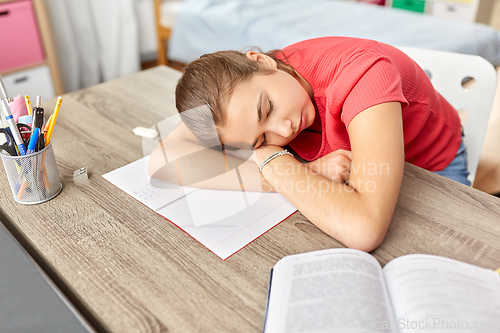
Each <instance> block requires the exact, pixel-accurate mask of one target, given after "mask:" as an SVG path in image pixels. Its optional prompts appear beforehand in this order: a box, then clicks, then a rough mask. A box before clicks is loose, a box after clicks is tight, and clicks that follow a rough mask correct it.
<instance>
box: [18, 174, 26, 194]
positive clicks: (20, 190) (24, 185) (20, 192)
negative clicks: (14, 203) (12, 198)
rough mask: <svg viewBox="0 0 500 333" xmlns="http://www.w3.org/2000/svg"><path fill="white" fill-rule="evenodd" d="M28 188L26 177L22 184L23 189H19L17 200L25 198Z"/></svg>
mask: <svg viewBox="0 0 500 333" xmlns="http://www.w3.org/2000/svg"><path fill="white" fill-rule="evenodd" d="M27 186H28V181H27V180H26V176H24V178H23V182H22V184H21V188H20V189H19V192H17V199H19V200H21V198H22V197H23V194H24V191H26V187H27Z"/></svg>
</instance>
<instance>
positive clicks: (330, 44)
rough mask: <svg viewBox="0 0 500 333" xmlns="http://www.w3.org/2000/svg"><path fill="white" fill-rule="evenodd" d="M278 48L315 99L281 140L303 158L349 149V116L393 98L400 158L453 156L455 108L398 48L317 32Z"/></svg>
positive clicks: (433, 166)
mask: <svg viewBox="0 0 500 333" xmlns="http://www.w3.org/2000/svg"><path fill="white" fill-rule="evenodd" d="M283 53H284V55H285V56H286V58H287V60H285V62H286V61H288V63H289V64H290V65H291V66H292V67H293V68H294V69H295V70H296V71H297V72H298V73H299V74H300V75H302V77H304V79H306V80H307V82H309V84H310V85H311V87H312V89H313V92H314V99H315V102H316V106H317V112H316V118H315V120H314V123H313V125H311V126H310V127H309V128H307V129H305V130H304V131H303V132H301V133H300V134H299V135H298V136H297V137H296V138H295V139H294V140H293V141H291V142H290V143H289V145H290V146H291V148H292V149H293V150H295V151H296V152H297V153H298V154H299V156H300V157H302V158H303V159H305V160H308V161H312V160H315V159H318V158H320V157H322V156H324V155H327V154H328V153H330V152H332V151H335V150H337V149H345V150H351V145H350V141H349V135H348V133H347V128H348V127H349V124H350V122H351V120H352V119H353V118H354V117H356V116H357V115H358V114H359V113H360V112H362V111H363V110H365V109H367V108H369V107H371V106H374V105H377V104H380V103H385V102H393V101H397V102H400V103H401V107H402V116H403V132H404V146H405V160H406V161H407V162H410V163H412V164H415V165H417V166H419V167H422V168H425V169H427V170H431V171H437V170H442V169H444V168H446V167H447V166H448V165H449V164H450V162H451V161H452V160H453V159H454V158H455V156H456V154H457V151H458V148H459V146H460V142H461V125H460V119H459V118H458V113H457V111H456V110H455V109H454V108H453V107H452V106H451V105H450V104H449V103H448V102H447V101H446V100H445V99H444V98H443V97H442V96H441V95H440V94H439V93H438V92H436V91H435V90H434V88H433V86H432V84H431V82H430V80H429V78H428V77H427V75H426V74H425V72H424V71H423V70H422V69H421V68H420V67H419V66H418V65H417V64H416V63H415V62H414V61H413V60H412V59H410V58H409V57H408V56H406V54H404V53H403V52H402V51H400V50H398V49H397V48H395V47H392V46H390V45H387V44H384V43H380V42H376V41H372V40H367V39H359V38H348V37H324V38H316V39H310V40H306V41H303V42H299V43H296V44H293V45H290V46H288V47H286V48H285V49H283ZM278 57H280V58H281V59H283V57H282V55H280V54H278ZM318 115H319V116H318Z"/></svg>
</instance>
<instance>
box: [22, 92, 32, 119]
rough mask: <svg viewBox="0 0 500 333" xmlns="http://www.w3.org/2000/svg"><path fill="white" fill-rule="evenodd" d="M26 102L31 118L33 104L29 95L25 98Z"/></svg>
mask: <svg viewBox="0 0 500 333" xmlns="http://www.w3.org/2000/svg"><path fill="white" fill-rule="evenodd" d="M24 101H25V102H26V108H27V109H28V114H29V115H30V116H32V115H33V113H32V111H31V102H30V97H29V96H28V95H26V96H24Z"/></svg>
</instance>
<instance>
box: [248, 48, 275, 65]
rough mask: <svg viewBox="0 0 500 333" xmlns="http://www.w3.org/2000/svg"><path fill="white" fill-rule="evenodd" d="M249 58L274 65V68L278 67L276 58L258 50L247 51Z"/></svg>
mask: <svg viewBox="0 0 500 333" xmlns="http://www.w3.org/2000/svg"><path fill="white" fill-rule="evenodd" d="M245 55H246V56H247V58H248V59H251V60H253V61H258V62H260V63H262V64H264V65H266V66H269V67H272V68H278V64H277V63H276V60H274V59H273V58H271V57H270V56H268V55H267V54H264V53H260V52H256V51H248V52H247V53H245Z"/></svg>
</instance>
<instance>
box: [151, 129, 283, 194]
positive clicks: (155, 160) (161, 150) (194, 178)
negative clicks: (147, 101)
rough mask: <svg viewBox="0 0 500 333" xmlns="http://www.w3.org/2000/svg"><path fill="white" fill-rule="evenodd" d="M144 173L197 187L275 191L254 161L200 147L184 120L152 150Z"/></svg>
mask: <svg viewBox="0 0 500 333" xmlns="http://www.w3.org/2000/svg"><path fill="white" fill-rule="evenodd" d="M247 154H249V153H248V152H247ZM235 167H237V170H238V173H236V172H235V170H234V169H235ZM227 170H230V172H227ZM148 175H149V176H150V177H153V178H155V179H160V180H163V181H166V182H169V183H173V184H180V185H185V186H192V187H198V188H208V189H221V190H245V191H256V192H276V191H275V190H274V189H273V188H272V186H271V185H270V184H269V182H268V181H267V180H266V179H265V178H264V177H263V176H262V174H261V173H260V172H259V168H258V167H257V166H256V164H255V163H254V162H252V161H251V160H244V159H240V158H237V157H234V156H230V155H228V154H222V153H221V152H220V151H216V150H213V149H209V148H206V147H204V146H202V145H201V142H200V141H199V139H198V138H196V136H195V135H194V134H193V133H192V132H191V131H190V130H189V129H188V128H187V127H186V125H184V123H180V124H179V126H177V127H176V128H175V129H174V130H173V131H172V132H171V133H170V134H169V135H168V137H166V138H165V139H164V140H163V141H162V142H161V144H160V145H158V147H156V148H155V149H154V151H153V153H152V154H151V157H150V159H149V164H148Z"/></svg>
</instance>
